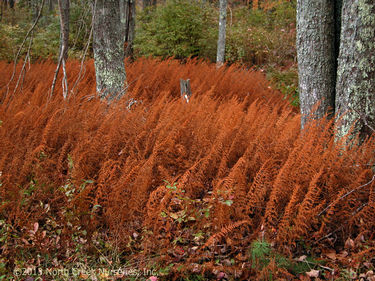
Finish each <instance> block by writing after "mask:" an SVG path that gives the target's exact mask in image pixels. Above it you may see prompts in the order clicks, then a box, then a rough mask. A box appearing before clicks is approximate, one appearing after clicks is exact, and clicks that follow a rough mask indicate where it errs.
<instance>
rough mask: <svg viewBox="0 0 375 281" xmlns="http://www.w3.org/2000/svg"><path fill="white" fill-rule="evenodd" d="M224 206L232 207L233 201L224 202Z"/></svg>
mask: <svg viewBox="0 0 375 281" xmlns="http://www.w3.org/2000/svg"><path fill="white" fill-rule="evenodd" d="M224 204H225V205H228V206H232V204H233V201H232V200H226V201H224Z"/></svg>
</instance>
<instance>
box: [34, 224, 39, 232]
mask: <svg viewBox="0 0 375 281" xmlns="http://www.w3.org/2000/svg"><path fill="white" fill-rule="evenodd" d="M38 228H39V223H37V222H36V223H34V233H36V232H37V231H38Z"/></svg>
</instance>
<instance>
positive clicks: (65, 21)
mask: <svg viewBox="0 0 375 281" xmlns="http://www.w3.org/2000/svg"><path fill="white" fill-rule="evenodd" d="M58 5H59V11H60V40H61V42H60V56H62V58H63V60H65V61H66V60H67V58H68V49H69V14H70V0H58Z"/></svg>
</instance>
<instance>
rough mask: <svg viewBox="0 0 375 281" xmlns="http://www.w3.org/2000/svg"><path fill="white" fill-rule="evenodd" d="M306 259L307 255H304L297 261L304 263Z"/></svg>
mask: <svg viewBox="0 0 375 281" xmlns="http://www.w3.org/2000/svg"><path fill="white" fill-rule="evenodd" d="M306 258H307V256H306V255H303V256H300V257H299V258H296V261H300V262H302V261H305V260H306Z"/></svg>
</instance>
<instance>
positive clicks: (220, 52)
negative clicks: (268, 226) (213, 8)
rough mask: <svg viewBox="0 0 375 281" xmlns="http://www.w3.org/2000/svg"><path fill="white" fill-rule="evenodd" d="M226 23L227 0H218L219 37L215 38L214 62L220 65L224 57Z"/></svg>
mask: <svg viewBox="0 0 375 281" xmlns="http://www.w3.org/2000/svg"><path fill="white" fill-rule="evenodd" d="M226 23H227V0H220V14H219V38H218V40H217V56H216V64H217V66H221V65H223V63H224V59H225V35H226V34H225V33H226V31H225V29H226Z"/></svg>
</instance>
